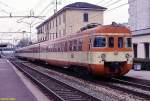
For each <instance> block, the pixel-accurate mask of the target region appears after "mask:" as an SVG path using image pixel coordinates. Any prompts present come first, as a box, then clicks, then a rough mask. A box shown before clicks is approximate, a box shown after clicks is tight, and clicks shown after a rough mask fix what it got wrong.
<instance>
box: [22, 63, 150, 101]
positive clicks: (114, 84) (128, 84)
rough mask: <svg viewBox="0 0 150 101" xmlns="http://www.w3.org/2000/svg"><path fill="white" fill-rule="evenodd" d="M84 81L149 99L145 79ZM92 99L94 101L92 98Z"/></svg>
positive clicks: (149, 90) (149, 94) (149, 91)
mask: <svg viewBox="0 0 150 101" xmlns="http://www.w3.org/2000/svg"><path fill="white" fill-rule="evenodd" d="M23 63H24V62H23ZM25 63H26V62H25ZM41 70H42V69H41ZM64 73H65V72H64ZM67 75H73V74H72V73H71V74H68V73H67ZM73 76H75V75H73ZM77 77H78V76H77ZM84 80H85V78H84ZM86 81H87V82H88V83H91V84H92V85H95V86H97V85H103V86H106V87H109V88H112V89H115V90H119V91H123V92H125V93H127V94H129V95H133V96H137V97H141V98H143V99H145V100H148V101H149V100H150V87H149V86H148V84H149V83H146V81H144V82H142V81H139V82H136V80H135V82H133V78H130V79H129V80H128V78H124V79H119V78H112V79H111V80H107V81H106V80H101V79H93V78H92V79H90V80H89V79H87V80H86ZM145 83H146V84H145ZM88 100H89V99H88ZM88 100H87V101H88ZM96 100H97V99H96ZM82 101H84V100H82ZM92 101H94V100H93V99H92ZM123 101H124V100H123Z"/></svg>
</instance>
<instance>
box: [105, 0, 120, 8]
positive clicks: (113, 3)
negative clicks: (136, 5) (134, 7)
mask: <svg viewBox="0 0 150 101" xmlns="http://www.w3.org/2000/svg"><path fill="white" fill-rule="evenodd" d="M121 1H123V0H117V1H114V2H112V3H111V4H108V5H106V6H105V7H110V6H112V5H115V4H117V3H119V2H121Z"/></svg>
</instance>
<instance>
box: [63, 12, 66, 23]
mask: <svg viewBox="0 0 150 101" xmlns="http://www.w3.org/2000/svg"><path fill="white" fill-rule="evenodd" d="M63 22H64V23H65V22H66V15H65V13H64V14H63Z"/></svg>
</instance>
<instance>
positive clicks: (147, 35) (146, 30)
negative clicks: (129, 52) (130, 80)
mask: <svg viewBox="0 0 150 101" xmlns="http://www.w3.org/2000/svg"><path fill="white" fill-rule="evenodd" d="M128 2H129V15H130V17H129V25H130V28H131V30H132V33H133V49H134V57H135V58H136V59H142V60H143V59H144V60H150V0H144V1H143V0H128Z"/></svg>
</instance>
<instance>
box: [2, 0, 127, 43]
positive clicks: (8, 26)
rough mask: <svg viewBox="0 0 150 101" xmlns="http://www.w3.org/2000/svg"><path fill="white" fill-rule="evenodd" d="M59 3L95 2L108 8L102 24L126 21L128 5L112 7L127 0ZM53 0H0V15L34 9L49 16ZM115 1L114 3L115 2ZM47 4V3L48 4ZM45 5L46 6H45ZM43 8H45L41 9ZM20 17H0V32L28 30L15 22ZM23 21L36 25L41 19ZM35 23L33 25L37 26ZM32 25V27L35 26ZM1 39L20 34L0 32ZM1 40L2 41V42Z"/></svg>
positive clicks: (61, 4) (63, 0) (66, 0)
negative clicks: (32, 22)
mask: <svg viewBox="0 0 150 101" xmlns="http://www.w3.org/2000/svg"><path fill="white" fill-rule="evenodd" d="M58 1H60V2H59V5H58V9H61V8H62V7H64V6H65V5H68V4H70V3H73V2H88V3H92V4H97V5H99V6H103V7H106V8H108V10H107V11H105V12H104V24H110V23H111V22H112V21H115V22H118V23H125V22H128V5H125V6H121V7H119V8H116V9H114V8H115V7H118V6H120V5H122V4H124V3H127V2H128V0H120V1H118V0H58ZM53 2H55V0H0V16H5V15H6V16H8V15H9V13H10V12H12V15H29V14H30V13H29V12H30V10H32V11H34V13H35V15H38V16H39V15H40V16H46V18H47V17H49V16H51V15H52V14H53V13H54V8H55V5H54V4H53ZM115 2H116V3H115ZM48 4H49V5H48ZM46 6H47V7H46ZM43 9H45V10H43ZM19 19H20V18H17V19H14V18H9V19H8V18H7V19H6V18H5V19H4V18H0V32H10V31H11V32H15V31H29V25H28V24H25V23H16V21H17V20H19ZM23 21H24V22H29V23H30V22H31V21H34V23H35V24H36V23H37V25H38V24H39V23H40V22H42V21H43V20H40V19H23ZM37 25H35V26H37ZM35 26H34V27H35ZM32 32H33V33H35V28H32ZM0 36H1V39H4V40H5V42H6V41H8V40H7V39H12V38H15V39H19V38H21V37H22V34H20V33H18V34H12V33H8V34H6V33H5V34H0ZM32 37H35V34H32ZM4 40H3V42H4Z"/></svg>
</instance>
